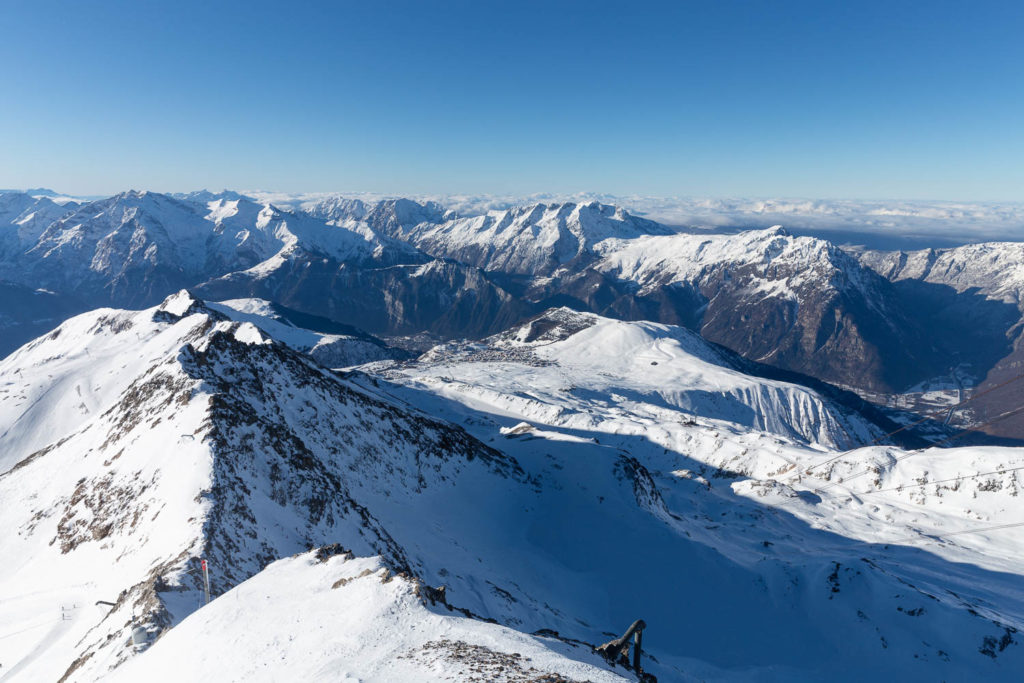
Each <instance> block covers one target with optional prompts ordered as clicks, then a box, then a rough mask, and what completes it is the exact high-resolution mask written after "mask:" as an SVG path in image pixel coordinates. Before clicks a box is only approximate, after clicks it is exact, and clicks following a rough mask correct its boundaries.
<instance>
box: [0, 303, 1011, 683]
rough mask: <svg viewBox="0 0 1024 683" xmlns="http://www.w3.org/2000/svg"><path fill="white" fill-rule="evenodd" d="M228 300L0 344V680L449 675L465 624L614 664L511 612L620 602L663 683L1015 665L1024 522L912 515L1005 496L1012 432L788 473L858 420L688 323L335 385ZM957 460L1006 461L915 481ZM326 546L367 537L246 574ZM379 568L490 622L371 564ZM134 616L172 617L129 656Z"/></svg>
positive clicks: (993, 676)
mask: <svg viewBox="0 0 1024 683" xmlns="http://www.w3.org/2000/svg"><path fill="white" fill-rule="evenodd" d="M241 308H244V309H246V311H247V315H251V316H254V317H253V318H250V319H248V320H246V321H244V322H238V321H234V320H229V319H226V318H225V317H224V316H221V315H218V314H215V313H214V312H213V311H212V310H211V309H209V308H207V307H205V306H204V305H203V304H201V302H197V301H194V300H193V299H191V297H188V296H187V295H185V294H181V295H177V296H176V297H172V298H170V299H169V300H168V301H167V302H165V304H164V305H163V307H161V308H158V309H150V310H148V311H142V312H120V311H111V310H104V311H97V312H93V313H89V314H86V315H83V316H80V317H78V318H74V319H72V320H70V321H68V322H67V323H65V324H64V325H62V326H61V328H59V331H58V332H57V333H56V334H54V335H50V336H48V337H44V338H41V339H39V340H37V341H36V342H33V343H31V344H29V345H28V346H26V347H23V348H22V349H21V350H20V351H18V352H16V353H15V354H14V355H12V356H11V357H9V358H8V359H6V360H5V361H3V363H0V391H3V392H4V393H2V394H0V453H2V454H3V456H2V457H3V461H2V463H0V500H2V501H3V505H2V506H0V528H2V529H3V530H4V533H3V535H2V536H0V557H3V558H5V561H4V562H3V563H0V624H2V625H3V630H2V631H0V664H2V665H3V668H2V669H0V675H2V676H6V677H7V679H8V680H29V681H32V680H57V679H58V678H60V677H61V676H62V675H63V674H65V672H68V671H69V670H70V674H69V677H68V680H95V679H96V678H98V677H100V676H102V675H104V674H106V673H107V672H108V671H109V670H110V668H111V667H113V666H115V665H118V664H119V663H122V662H124V663H123V664H121V667H118V668H116V669H115V672H116V674H117V676H118V677H119V678H118V680H178V679H179V675H178V674H179V673H181V674H182V675H185V677H186V678H188V677H189V674H190V673H196V672H198V671H203V672H213V673H218V672H219V674H220V675H219V676H218V677H220V678H227V679H229V680H346V679H348V680H365V681H391V680H439V679H444V677H446V676H452V677H454V678H455V679H459V678H460V677H462V676H463V674H462V673H460V672H461V671H462V670H461V669H460V668H459V667H460V666H463V664H464V661H463V660H460V659H458V657H456V656H455V655H452V656H451V657H449V656H447V655H445V654H444V653H445V652H467V651H469V652H473V653H476V655H479V656H480V657H490V655H485V654H483V653H482V651H481V650H479V649H476V647H477V646H479V647H485V648H487V649H488V650H489V651H491V652H492V653H512V652H517V653H521V654H522V655H523V656H525V657H530V664H529V666H532V667H534V668H535V669H536V670H537V671H539V672H549V671H551V672H559V673H561V674H562V675H565V676H566V677H569V678H571V679H578V680H593V681H600V680H615V678H614V676H616V675H619V676H625V672H624V671H623V670H622V669H621V668H619V669H615V670H609V669H607V667H605V666H604V665H603V663H602V662H600V660H595V659H594V657H593V656H592V655H591V654H590V653H589V650H588V649H587V648H586V647H572V646H570V645H569V644H567V643H566V642H564V641H561V640H557V639H552V638H545V637H534V636H531V635H530V634H533V633H535V632H537V631H538V630H540V629H550V630H554V631H557V632H558V633H560V634H561V636H562V637H564V638H568V639H573V640H578V641H583V642H587V643H591V644H597V643H600V642H603V641H605V640H607V639H610V638H611V637H613V636H616V635H618V634H620V633H621V631H622V630H624V629H625V627H626V626H628V624H629V623H631V622H632V621H633V620H634V619H637V618H643V619H644V620H645V621H646V622H647V624H648V630H647V632H646V633H645V639H644V643H645V647H646V648H647V649H648V650H649V652H650V654H651V655H652V656H653V658H654V659H651V660H649V661H648V666H649V669H650V670H651V671H652V672H653V673H655V674H657V675H658V676H659V678H660V680H662V681H674V680H702V679H703V680H708V679H710V680H864V679H870V678H876V679H879V680H890V679H895V678H900V679H904V680H943V679H945V680H1016V679H1017V678H1018V677H1019V671H1020V670H1021V667H1022V666H1024V655H1022V645H1021V643H1019V642H1018V641H1019V640H1020V637H1019V635H1018V634H1017V632H1016V630H1015V629H1017V628H1020V627H1022V626H1024V595H1022V588H1021V586H1022V583H1021V576H1020V575H1021V574H1022V573H1024V534H1022V532H1021V529H1020V528H1008V529H1002V530H994V531H990V532H985V533H967V534H961V535H954V536H950V537H948V538H947V539H942V538H935V536H937V535H938V536H941V534H943V533H954V532H960V531H964V530H968V531H970V530H976V529H982V528H986V527H991V526H997V525H1001V524H1006V523H1011V522H1016V521H1024V520H1022V517H1024V514H1021V513H1022V512H1024V511H1022V506H1021V504H1020V502H1019V501H1020V498H1019V496H1018V493H1019V485H1020V481H1021V479H1020V477H1019V474H1020V473H1019V472H1006V471H1005V470H1008V469H1012V468H1014V467H1020V466H1024V456H1022V451H1020V450H1019V449H1008V448H961V449H935V450H932V451H926V452H922V453H908V452H904V451H901V450H899V449H896V448H892V447H884V446H875V447H870V448H861V449H854V450H849V451H848V452H844V453H842V456H841V457H840V458H838V459H837V460H836V461H835V462H832V463H829V464H827V465H822V466H820V467H817V468H815V469H812V471H811V474H807V473H806V472H807V469H808V468H810V467H813V466H814V465H816V464H821V463H826V462H827V461H829V460H831V459H833V458H835V457H836V456H837V455H839V454H840V451H838V450H836V448H850V447H852V446H855V445H856V444H858V443H866V442H869V441H871V440H872V439H873V438H875V437H876V436H878V435H879V431H878V429H877V428H875V427H873V426H872V425H870V424H869V423H867V422H865V421H864V420H863V419H862V418H860V417H859V416H857V415H855V414H849V413H846V412H844V411H843V410H842V409H840V408H838V407H836V406H834V405H832V404H830V403H829V402H828V401H826V400H825V399H823V398H821V397H820V396H818V395H817V394H815V393H814V392H812V391H810V390H807V389H804V388H801V387H797V386H794V385H788V384H785V383H782V382H771V381H766V380H762V379H757V378H752V377H748V376H745V375H742V374H741V373H739V372H738V371H736V370H735V369H733V368H731V367H730V366H729V365H728V363H727V362H726V360H725V358H724V357H723V356H721V355H720V353H719V352H718V351H716V349H715V348H714V347H711V346H709V345H707V344H705V343H704V342H702V341H701V340H700V338H699V337H697V336H696V335H692V334H690V333H688V332H686V331H685V330H681V329H678V328H673V327H670V326H664V325H654V324H648V323H622V322H616V321H610V320H606V319H602V318H599V317H597V316H580V315H578V314H573V313H571V312H568V311H564V310H561V311H559V310H556V311H554V312H552V313H549V314H548V316H547V317H546V318H545V319H544V320H543V321H542V324H537V323H533V324H531V325H532V326H525V327H522V328H517V329H513V330H510V331H509V332H508V333H506V334H503V335H498V336H497V337H494V338H491V339H488V340H485V341H484V342H480V343H477V344H452V345H447V346H444V347H439V348H436V349H434V350H433V351H431V352H429V353H428V354H426V355H425V356H424V357H422V358H421V359H420V360H419V361H416V362H410V363H394V362H390V361H389V362H384V363H378V364H377V365H368V366H364V367H363V369H362V371H361V372H356V373H349V374H347V375H346V376H344V377H342V376H339V375H335V374H332V373H330V372H328V371H327V370H325V369H323V368H321V367H319V366H317V365H315V364H314V363H312V362H311V361H308V360H306V359H305V358H304V357H302V356H300V355H299V354H297V353H296V352H294V351H292V350H289V349H288V348H286V347H285V346H282V345H280V344H276V343H273V342H271V341H270V340H271V339H273V337H274V330H272V329H257V326H258V325H259V319H258V316H259V315H260V314H261V309H259V306H258V305H256V304H246V305H241V304H238V308H236V309H234V310H239V309H241ZM262 313H266V311H262ZM265 327H266V328H272V327H273V326H272V325H265ZM278 331H279V332H280V330H278ZM293 341H294V340H293ZM76 387H77V388H76ZM143 388H145V391H142V389H143ZM427 415H436V416H441V417H443V418H446V419H448V420H450V421H451V422H454V423H456V424H458V425H461V426H462V427H464V428H465V430H467V431H468V432H469V433H470V434H471V435H473V436H475V437H476V438H477V439H479V442H480V443H478V442H476V441H472V440H471V439H468V437H466V436H465V435H462V434H461V433H460V432H458V431H457V430H451V429H449V428H448V427H446V426H444V425H443V424H441V423H437V422H434V421H432V420H430V419H429V418H427V417H426V416H427ZM300 444H302V445H301V446H300ZM483 444H486V445H487V446H490V447H491V448H493V449H496V450H493V451H492V450H488V449H487V448H485V446H484V445H483ZM307 452H308V454H309V455H310V457H309V458H307V457H305V454H306V453H307ZM29 456H32V457H29ZM868 466H872V467H874V468H875V470H877V471H875V470H871V471H869V470H868V469H867V468H868ZM977 472H1004V473H1002V474H993V475H988V476H985V477H978V478H973V479H963V480H961V481H957V482H948V483H938V484H929V485H927V486H920V487H917V486H913V485H914V484H917V483H919V482H920V481H921V480H924V481H938V480H944V479H951V478H955V477H957V476H958V475H964V474H971V473H977ZM861 473H866V474H861ZM840 478H842V481H840ZM832 484H836V485H832ZM901 485H902V486H903V489H902V490H891V491H890V490H883V489H890V488H895V487H898V486H901ZM873 490H879V491H880V492H879V493H874V494H869V493H868V492H869V491H873ZM325 510H326V511H327V512H329V515H327V514H325V513H324V511H325ZM1018 515H1020V516H1018ZM328 542H339V543H342V544H343V545H344V546H345V547H347V548H350V549H351V550H352V551H353V554H354V555H355V556H356V557H355V558H353V559H351V560H343V559H342V558H341V557H340V556H339V557H336V558H332V559H330V560H328V561H327V562H326V563H323V564H318V563H314V562H313V561H312V560H311V558H310V556H308V555H302V556H299V557H296V558H291V559H285V560H283V561H281V562H278V563H276V564H271V565H270V566H269V567H267V568H265V569H264V567H266V565H267V564H268V562H269V561H271V560H273V559H277V558H282V557H288V556H289V555H292V554H294V553H297V552H300V551H303V550H305V549H306V548H308V547H310V546H313V545H323V544H325V543H328ZM378 555H379V556H382V557H381V558H379V559H371V558H370V556H378ZM200 556H206V557H209V558H211V562H212V578H213V582H214V594H215V596H219V597H217V598H216V599H215V600H214V602H213V603H212V604H211V605H210V607H208V608H201V609H200V605H201V604H202V597H201V595H202V594H201V591H200V590H199V582H198V579H197V578H196V574H195V571H196V567H197V564H196V562H197V560H198V557H200ZM397 565H405V568H407V569H408V570H409V573H410V574H411V575H412V576H415V577H417V580H420V581H422V582H423V584H425V585H428V586H440V585H444V586H446V587H447V589H448V590H447V598H448V600H449V601H450V603H451V604H452V605H454V606H455V607H457V608H463V609H465V610H468V612H469V613H471V614H473V615H478V616H480V617H487V618H492V619H495V620H496V621H497V622H498V624H499V625H494V624H487V623H484V622H482V621H480V620H478V619H474V618H472V617H470V616H468V615H467V614H465V613H462V612H451V611H448V610H446V609H444V608H443V607H441V606H438V605H426V604H424V603H423V602H421V601H416V600H413V599H412V597H411V594H410V591H411V590H413V585H414V582H413V580H412V579H408V580H407V579H405V578H401V577H395V578H394V579H393V580H392V581H389V582H382V580H381V578H382V577H383V572H384V568H385V567H390V571H392V572H394V571H396V570H397V569H398V566H397ZM365 569H369V570H370V573H369V574H367V575H365V576H359V575H360V574H362V572H363V570H365ZM261 570H262V571H261ZM250 577H251V578H250ZM352 577H358V578H356V579H355V580H353V581H351V582H348V583H345V584H343V585H339V587H338V588H332V586H333V585H334V584H335V583H336V582H338V580H339V579H342V578H352ZM246 579H249V580H248V581H246ZM231 589H234V590H231ZM126 590H127V593H124V594H123V593H122V591H126ZM97 600H108V601H112V602H117V603H118V605H117V606H116V607H115V608H114V609H113V610H109V609H108V608H107V607H104V606H97V605H96V601H97ZM62 608H64V611H63V615H64V617H63V618H62V611H61V609H62ZM161 615H162V616H161ZM158 617H159V618H158ZM160 619H165V620H166V621H165V622H160ZM140 622H141V623H144V624H145V625H146V626H147V627H149V628H152V629H153V630H154V631H155V630H157V629H158V628H163V627H166V626H170V627H171V628H170V629H169V630H167V631H166V632H165V635H163V637H162V638H161V639H160V640H159V641H158V642H156V644H155V645H153V646H152V647H151V648H150V649H148V650H147V651H145V652H143V653H141V654H138V655H136V654H135V653H133V651H132V648H131V647H129V646H128V645H127V640H128V638H129V636H130V633H131V628H132V626H133V624H137V623H140ZM444 640H447V641H451V642H455V643H459V642H461V643H466V644H467V647H468V646H474V647H469V649H468V650H466V648H463V647H462V646H458V647H456V648H455V649H454V650H452V649H451V648H448V649H446V648H440V649H438V648H436V647H434V648H427V649H426V650H425V649H424V646H425V645H426V644H428V643H433V642H437V641H444ZM459 648H461V650H460V649H459ZM439 653H440V654H439ZM460 662H461V663H460ZM122 667H123V668H122ZM182 667H185V668H182ZM187 667H194V668H193V669H188V668H187ZM626 679H627V680H629V679H628V677H627V678H626ZM497 680H500V679H497ZM527 680H528V679H527Z"/></svg>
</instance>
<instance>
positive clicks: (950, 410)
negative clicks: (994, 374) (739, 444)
mask: <svg viewBox="0 0 1024 683" xmlns="http://www.w3.org/2000/svg"><path fill="white" fill-rule="evenodd" d="M1021 378H1024V374H1020V375H1017V376H1015V377H1011V378H1010V379H1008V380H1006V381H1005V382H1002V383H1001V384H997V385H995V386H994V387H989V388H988V389H986V390H985V391H982V392H981V393H978V394H974V395H973V396H971V397H970V398H967V399H964V400H963V401H961V402H960V403H957V404H956V405H954V406H952V407H950V408H941V409H939V410H934V411H932V412H930V413H927V414H925V416H924V417H922V418H921V419H920V420H917V421H916V422H911V423H910V424H906V425H903V426H902V427H900V428H899V429H897V430H895V431H892V432H889V433H888V434H883V435H882V436H880V437H878V438H877V439H874V440H873V441H869V442H868V443H866V444H864V445H863V446H858V448H868V447H870V446H874V445H876V444H878V443H879V442H880V441H882V440H883V439H888V438H889V437H890V436H894V435H896V434H899V433H900V432H902V431H904V430H907V429H910V428H911V427H916V426H917V425H919V424H922V423H924V422H927V421H928V420H930V419H932V418H933V417H935V416H937V415H941V414H943V413H947V414H949V415H952V414H953V411H955V410H959V409H960V408H962V407H963V406H965V405H967V404H968V403H970V402H971V401H973V400H974V399H976V398H981V397H982V396H984V395H985V394H990V393H992V392H993V391H995V390H996V389H1001V388H1002V387H1005V386H1006V385H1008V384H1011V383H1013V382H1016V381H1017V380H1019V379H1021ZM1006 417H1009V416H1008V415H1007V416H1006ZM1000 419H1002V417H998V418H995V420H993V422H995V421H998V420H1000ZM985 426H987V425H986V424H981V425H978V426H977V428H981V427H985ZM977 428H975V429H968V430H965V431H963V432H961V433H959V434H955V435H953V436H951V437H949V438H947V439H944V440H942V441H939V442H937V443H934V444H932V445H931V446H929V448H935V447H936V446H939V445H941V444H944V443H946V442H948V441H952V440H953V439H955V438H957V437H959V436H963V435H964V434H967V433H968V432H970V431H976V429H977ZM849 452H850V451H843V452H842V453H839V454H838V455H836V456H835V457H832V458H829V459H828V460H824V461H822V462H819V463H818V464H816V465H811V466H809V467H807V469H805V470H804V471H805V472H811V471H812V470H814V469H817V468H818V467H822V466H824V465H828V464H830V463H833V462H835V461H836V460H839V459H840V458H842V457H843V456H844V455H846V454H847V453H849ZM858 476H859V475H858Z"/></svg>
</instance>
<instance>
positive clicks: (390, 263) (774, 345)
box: [0, 192, 1024, 435]
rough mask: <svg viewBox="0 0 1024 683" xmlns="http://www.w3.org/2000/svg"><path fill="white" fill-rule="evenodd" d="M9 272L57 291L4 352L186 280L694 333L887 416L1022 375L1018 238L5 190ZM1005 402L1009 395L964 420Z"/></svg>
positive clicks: (12, 308)
mask: <svg viewBox="0 0 1024 683" xmlns="http://www.w3.org/2000/svg"><path fill="white" fill-rule="evenodd" d="M0 266H2V267H3V269H4V278H5V279H6V280H9V281H10V283H11V284H10V286H9V287H8V290H5V291H7V292H8V293H11V292H14V290H13V289H10V288H12V287H22V288H27V289H26V290H25V291H26V292H27V291H28V290H29V289H30V290H32V291H35V290H36V289H37V288H45V289H46V290H47V291H49V292H52V293H53V294H52V295H48V294H43V293H38V292H37V293H36V294H33V295H31V296H28V295H27V294H26V296H28V298H24V297H23V298H21V299H19V300H18V301H15V299H18V297H17V296H15V295H14V294H9V295H8V296H6V298H4V299H3V300H2V301H0V323H2V324H5V331H6V333H7V334H6V335H5V340H4V341H5V345H4V346H3V347H2V349H3V350H5V351H7V352H9V351H10V350H11V349H13V348H15V347H16V346H17V345H19V344H20V343H23V342H24V341H27V340H28V339H29V338H31V336H32V335H34V334H37V333H39V332H41V331H44V330H45V329H46V328H47V327H52V326H53V325H54V324H56V323H57V322H59V321H60V320H61V319H63V318H65V317H67V316H68V315H70V314H71V313H74V312H78V311H80V310H84V309H87V308H94V307H97V306H108V305H113V306H126V307H140V306H146V305H153V304H155V303H157V302H159V301H160V300H161V299H162V298H163V297H165V296H167V295H168V294H170V293H172V292H174V291H177V290H178V289H180V288H183V287H187V288H190V289H193V290H194V291H196V292H197V293H198V294H200V295H202V296H203V297H205V298H207V299H210V300H222V299H240V298H250V297H258V298H261V299H266V300H268V301H270V302H274V303H277V304H280V305H283V306H286V307H288V308H289V309H291V310H293V311H295V312H298V313H301V314H309V315H315V316H319V317H322V318H325V319H327V320H330V321H334V322H336V323H342V324H345V325H350V326H353V327H355V328H358V329H359V330H364V331H366V332H369V333H371V334H374V335H378V336H390V337H394V336H412V335H423V334H426V335H429V336H430V337H431V338H434V339H438V338H440V339H456V338H481V337H484V336H487V335H490V334H494V333H497V332H499V331H501V330H504V329H506V328H508V327H509V326H511V325H513V324H515V323H516V322H518V321H521V320H525V319H527V318H529V317H531V316H534V315H537V314H539V313H540V312H542V311H544V310H547V309H549V308H551V307H557V306H567V307H570V308H574V309H577V310H582V311H590V312H595V313H599V314H601V315H605V316H609V317H615V318H621V319H626V320H651V321H657V322H662V323H668V324H677V325H682V326H685V327H687V328H690V329H692V330H695V331H698V332H700V333H701V334H702V335H703V336H704V337H705V338H707V339H709V340H711V341H714V342H716V343H718V344H721V345H723V346H725V347H727V348H729V349H732V350H733V351H736V352H737V353H739V354H741V355H742V356H744V357H746V358H748V359H750V360H752V361H755V362H757V363H761V364H765V365H770V366H774V367H776V368H780V369H783V370H786V371H791V372H796V373H800V374H802V375H806V376H810V377H814V378H817V379H819V380H823V381H826V382H830V383H833V384H836V385H840V386H842V387H844V388H848V389H853V390H855V391H857V392H859V393H861V394H862V395H864V396H867V397H869V398H871V400H873V401H876V402H879V403H889V404H892V403H893V402H894V401H895V400H896V399H894V398H893V397H894V395H897V394H907V393H912V394H915V396H918V398H919V399H920V400H919V401H918V403H919V404H920V405H918V404H915V405H917V408H914V409H918V408H919V409H921V410H924V409H926V408H929V407H934V405H935V401H936V400H939V399H936V398H935V397H936V396H939V394H937V393H936V391H939V393H940V394H941V395H942V397H944V398H941V397H940V398H941V401H946V402H947V403H948V402H949V401H952V402H954V403H955V402H956V400H955V399H957V398H958V397H962V396H961V394H962V393H963V392H964V391H969V390H970V389H971V388H972V387H974V386H976V385H980V386H982V387H988V386H995V385H996V384H998V383H999V382H1001V381H1004V380H1005V378H1006V377H1007V376H1008V375H1012V374H1013V372H1014V369H1015V368H1016V367H1017V366H1016V363H1018V360H1016V358H1017V355H1019V353H1018V351H1017V350H1016V349H1018V347H1019V344H1018V336H1019V332H1020V329H1021V325H1020V322H1021V320H1022V317H1024V313H1022V310H1024V305H1022V304H1021V303H1020V302H1021V300H1022V298H1024V297H1022V296H1021V293H1022V292H1024V276H1020V275H1019V274H1018V273H1019V271H1021V269H1022V268H1024V247H1022V246H1021V245H973V246H968V247H959V248H957V249H947V250H939V251H935V250H925V251H922V252H861V253H859V254H856V255H854V254H849V253H847V252H845V251H843V250H842V249H840V248H838V247H836V246H835V245H833V244H831V243H830V242H828V241H825V240H822V239H817V238H812V237H797V236H793V235H790V234H788V233H787V232H785V231H784V230H782V229H779V228H772V229H768V230H757V231H748V232H739V233H734V234H685V233H680V232H676V231H675V230H673V229H671V228H668V227H666V226H662V225H659V224H657V223H654V222H651V221H648V220H644V219H641V218H637V217H634V216H631V215H629V214H628V213H626V212H625V211H623V210H621V209H618V208H615V207H610V206H604V205H601V204H597V203H594V202H591V203H588V204H551V205H545V204H538V205H535V206H526V207H517V208H514V209H509V210H505V211H493V212H490V213H488V214H485V215H482V216H476V217H458V216H456V215H454V214H453V213H452V212H450V211H445V209H444V208H443V207H441V206H439V205H436V204H419V203H416V202H413V201H410V200H407V199H398V200H387V201H381V202H377V203H366V202H363V201H359V200H346V199H341V198H328V199H323V200H320V201H318V202H316V203H313V204H310V205H308V206H305V207H304V210H299V209H295V210H293V211H286V210H282V209H278V208H275V207H273V206H270V205H263V204H259V203H257V202H254V201H251V200H249V199H247V198H245V197H243V196H241V195H238V194H237V193H231V192H225V193H220V194H212V193H208V192H207V193H193V194H192V195H184V196H179V197H170V196H167V195H161V194H157V193H147V192H126V193H123V194H120V195H117V196H115V197H110V198H108V199H104V200H100V201H96V202H91V203H88V204H83V205H78V204H74V203H70V204H67V205H57V204H55V203H54V202H53V201H51V200H50V199H47V198H46V197H38V198H36V197H31V196H28V195H24V194H18V193H13V194H0ZM48 297H49V298H48ZM54 297H55V298H54ZM44 299H45V300H46V301H44ZM29 300H31V301H33V302H35V303H33V304H31V306H28V307H29V308H32V309H33V314H32V315H30V316H28V317H26V315H27V313H26V308H27V306H26V305H25V304H24V301H29ZM58 300H59V303H58ZM72 301H74V302H80V303H70V302H72ZM37 310H38V311H39V315H35V311H37ZM3 321H6V322H3ZM936 387H939V389H936ZM943 392H944V393H943ZM915 400H917V399H915ZM929 401H931V403H929ZM1005 405H1007V398H1006V397H1005V396H1003V395H1002V394H995V395H994V396H992V397H989V398H987V399H986V400H985V401H981V400H979V401H978V403H977V404H976V405H975V406H973V407H972V412H971V413H970V414H969V415H967V417H966V418H965V419H967V420H968V421H972V420H973V421H974V422H977V421H978V420H981V419H982V418H985V417H991V416H993V415H999V414H1000V411H1001V409H1002V408H1003V407H1004V406H1005ZM1022 419H1024V418H1022ZM997 432H998V433H1000V434H1004V435H1006V434H1016V433H1018V432H1021V433H1024V423H1019V422H1017V421H1015V420H1013V419H1007V420H1006V421H1005V422H1004V424H1003V427H1001V428H999V429H998V430H997Z"/></svg>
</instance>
